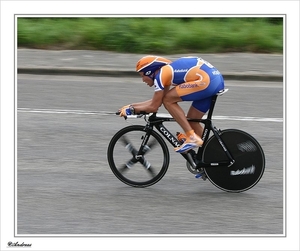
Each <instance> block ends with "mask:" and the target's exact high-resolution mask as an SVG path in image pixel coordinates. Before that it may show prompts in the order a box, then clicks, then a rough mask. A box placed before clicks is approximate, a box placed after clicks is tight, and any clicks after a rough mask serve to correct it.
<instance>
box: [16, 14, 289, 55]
mask: <svg viewBox="0 0 300 251" xmlns="http://www.w3.org/2000/svg"><path fill="white" fill-rule="evenodd" d="M17 34H18V40H17V42H18V47H19V48H35V49H53V50H107V51H116V52H125V53H126V52H128V53H153V54H154V53H161V54H178V53H179V54H180V53H192V52H198V53H199V52H201V53H226V52H252V53H280V54H282V52H283V18H281V17H274V18H271V17H270V18H266V17H253V18H248V17H247V18H246V17H245V18H244V17H237V18H232V17H230V18H229V17H223V18H201V17H199V18H198V17H192V18H181V17H180V18H173V17H172V18H170V17H150V18H149V17H147V18H140V17H136V18H135V17H129V18H124V17H122V18H110V17H109V18H81V17H79V18H41V17H40V18H23V17H18V19H17Z"/></svg>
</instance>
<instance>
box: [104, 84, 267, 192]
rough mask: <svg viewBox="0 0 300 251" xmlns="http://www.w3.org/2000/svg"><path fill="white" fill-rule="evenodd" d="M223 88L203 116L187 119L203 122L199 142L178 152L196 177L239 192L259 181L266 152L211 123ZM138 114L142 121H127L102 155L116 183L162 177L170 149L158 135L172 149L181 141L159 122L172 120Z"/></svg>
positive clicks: (245, 136)
mask: <svg viewBox="0 0 300 251" xmlns="http://www.w3.org/2000/svg"><path fill="white" fill-rule="evenodd" d="M227 91H228V89H224V90H221V91H219V92H218V93H217V94H216V95H215V96H213V98H212V102H211V106H210V109H209V112H208V114H207V117H206V118H205V119H204V118H202V119H191V118H188V120H189V121H192V122H199V123H202V124H204V131H203V136H202V139H203V145H202V147H199V148H198V150H196V151H195V150H193V149H192V150H190V151H188V152H185V153H181V155H182V156H183V157H184V158H185V159H186V162H187V164H186V166H187V168H188V170H189V171H190V172H191V173H193V174H194V175H195V176H196V177H201V178H202V179H203V180H206V179H208V180H209V181H210V182H211V183H212V184H213V185H215V186H216V187H218V188H219V189H222V190H224V191H226V192H236V193H238V192H243V191H246V190H248V189H250V188H252V187H254V186H255V185H256V184H257V183H258V182H259V180H260V179H261V177H262V175H263V173H264V170H265V155H264V152H263V149H262V147H261V146H260V144H259V143H258V141H257V140H256V139H255V138H254V137H253V136H251V135H250V134H249V133H247V132H244V131H242V130H238V129H225V130H221V129H218V128H217V127H215V126H214V125H213V123H212V114H213V110H214V107H215V104H216V100H217V97H218V96H220V95H222V94H224V93H225V92H227ZM116 114H119V113H116ZM137 117H144V119H145V121H146V125H130V126H127V127H125V128H123V129H121V130H119V131H118V132H117V133H116V134H115V135H114V136H113V137H112V139H111V141H110V143H109V145H108V149H107V159H108V163H109V166H110V168H111V170H112V172H113V173H114V175H115V176H116V177H117V178H118V179H119V180H120V181H122V182H124V183H125V184H127V185H130V186H133V187H147V186H151V185H153V184H155V183H156V182H158V181H159V180H161V179H162V178H163V176H164V175H165V174H166V172H167V169H168V167H169V163H170V153H169V149H168V146H167V144H166V142H165V140H163V138H165V139H166V141H167V142H169V143H170V144H171V145H172V146H173V147H178V146H180V145H181V142H180V141H179V140H178V139H177V137H176V136H174V135H173V134H172V133H171V132H170V131H169V130H168V129H167V128H166V127H165V125H164V122H174V121H175V119H174V118H170V117H159V116H157V113H153V114H151V115H150V114H146V113H144V114H139V115H138V116H137ZM154 128H156V129H157V131H156V130H155V129H154ZM210 134H212V135H210Z"/></svg>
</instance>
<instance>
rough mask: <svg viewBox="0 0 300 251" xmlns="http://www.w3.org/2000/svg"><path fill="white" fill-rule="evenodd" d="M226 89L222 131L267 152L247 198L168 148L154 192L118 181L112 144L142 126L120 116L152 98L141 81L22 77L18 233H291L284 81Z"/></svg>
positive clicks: (218, 119)
mask: <svg viewBox="0 0 300 251" xmlns="http://www.w3.org/2000/svg"><path fill="white" fill-rule="evenodd" d="M227 87H228V88H229V92H228V93H226V94H225V95H224V96H222V97H220V98H219V100H218V102H217V107H216V110H215V125H216V126H217V127H219V128H222V129H225V128H238V129H242V130H245V131H247V132H249V133H250V134H252V135H253V136H254V137H256V138H257V140H258V141H259V142H260V144H261V145H262V147H263V149H264V151H265V155H266V171H265V173H264V176H263V177H262V179H261V181H260V182H259V183H258V184H257V185H256V186H255V187H254V188H252V189H250V190H249V191H246V192H244V193H240V194H231V193H227V192H223V191H221V190H219V189H218V188H216V187H214V186H213V185H212V184H211V183H210V182H209V181H203V180H198V179H195V178H194V176H193V175H192V174H191V173H190V172H189V171H188V170H187V169H186V167H185V161H184V160H183V159H182V158H181V156H180V155H179V154H176V153H175V152H174V151H173V150H172V149H171V148H170V154H171V163H170V167H169V170H168V172H167V174H166V175H165V177H164V178H163V179H162V180H161V181H159V182H158V183H157V184H155V185H153V186H151V187H148V188H144V189H138V188H133V187H129V186H126V185H125V184H123V183H121V182H120V181H119V180H118V179H117V178H116V177H115V176H114V175H113V173H112V172H111V170H110V169H109V166H108V163H107V158H106V151H107V145H108V143H109V141H110V139H111V137H112V136H113V135H114V134H115V133H116V132H117V131H118V130H119V129H121V128H123V127H124V126H126V125H129V124H143V120H142V119H128V120H127V121H125V120H123V119H122V118H119V117H118V116H115V115H113V112H115V111H116V110H117V109H118V108H120V107H121V106H123V105H125V104H129V103H131V102H135V101H143V100H146V99H149V98H151V96H152V92H153V90H152V89H151V88H148V87H146V86H145V85H144V84H143V83H141V80H140V79H139V78H109V77H80V76H76V77H73V76H48V75H21V74H19V75H18V83H17V162H16V164H17V165H16V171H17V172H16V174H17V179H16V181H17V204H16V205H17V218H16V219H17V223H16V226H17V231H16V232H17V233H16V234H17V235H20V236H22V235H32V234H34V235H62V236H64V235H72V234H80V235H81V234H82V235H124V236H126V235H129V234H134V235H177V234H179V235H181V234H182V235H274V236H281V235H284V229H285V228H284V206H285V201H284V167H285V166H284V163H283V150H284V149H283V135H284V132H283V96H284V94H283V84H282V83H280V82H237V81H228V82H227ZM183 107H184V108H187V107H188V105H187V104H184V105H183ZM160 112H162V113H165V110H164V109H163V108H162V109H161V110H160ZM168 126H169V127H168V128H169V129H170V130H171V131H173V130H174V132H175V131H177V130H178V126H177V125H176V124H175V123H174V124H170V125H168Z"/></svg>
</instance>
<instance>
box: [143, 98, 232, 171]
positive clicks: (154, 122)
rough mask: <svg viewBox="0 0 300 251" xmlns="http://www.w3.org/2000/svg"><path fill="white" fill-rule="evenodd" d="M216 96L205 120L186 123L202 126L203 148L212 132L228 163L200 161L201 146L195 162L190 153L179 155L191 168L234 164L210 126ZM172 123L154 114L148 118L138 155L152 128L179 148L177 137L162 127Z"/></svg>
mask: <svg viewBox="0 0 300 251" xmlns="http://www.w3.org/2000/svg"><path fill="white" fill-rule="evenodd" d="M217 97H218V95H215V96H214V97H213V98H212V102H211V106H210V109H209V112H208V115H207V118H206V119H190V118H188V121H191V122H199V123H202V124H204V130H203V136H202V140H203V146H205V144H206V142H207V140H208V139H209V134H210V132H211V131H212V132H213V134H214V135H215V137H216V138H217V140H218V142H219V144H220V145H221V146H222V149H223V150H224V152H225V154H226V156H227V157H228V161H222V162H214V163H205V162H203V161H202V154H203V148H204V147H203V146H202V147H199V149H198V152H197V158H196V162H197V163H195V162H194V160H193V158H192V156H191V153H190V151H188V152H186V153H181V155H182V156H183V157H184V158H185V159H186V160H187V161H188V162H189V163H190V164H191V165H192V166H193V168H201V167H216V166H231V165H233V163H234V159H233V158H232V156H231V154H230V153H229V151H228V150H227V147H226V145H225V143H224V142H223V140H222V139H221V137H220V135H219V131H218V129H217V128H216V127H214V126H213V124H212V114H213V110H214V107H215V103H216V100H217ZM168 121H169V122H174V121H175V119H174V118H168V117H156V113H154V114H152V115H151V116H150V117H149V120H148V122H147V125H146V127H145V131H146V135H145V137H144V139H143V142H142V145H141V148H140V150H139V153H138V154H143V149H144V146H145V145H146V144H147V142H148V139H149V137H150V131H151V130H153V126H154V127H155V128H156V129H157V130H158V131H159V132H160V134H161V135H162V136H163V137H164V138H165V139H166V140H167V141H169V142H170V143H171V145H173V146H174V147H179V146H180V145H181V143H180V142H179V141H178V139H177V137H175V136H174V135H173V134H172V133H171V132H170V131H169V130H168V129H167V128H166V127H165V126H164V125H163V123H164V122H168Z"/></svg>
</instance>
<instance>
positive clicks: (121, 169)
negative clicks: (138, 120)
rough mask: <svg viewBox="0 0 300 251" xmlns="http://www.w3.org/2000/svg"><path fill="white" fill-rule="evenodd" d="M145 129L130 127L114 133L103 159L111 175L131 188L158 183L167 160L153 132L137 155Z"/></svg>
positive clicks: (160, 143) (165, 153) (161, 140)
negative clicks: (105, 158) (105, 159)
mask: <svg viewBox="0 0 300 251" xmlns="http://www.w3.org/2000/svg"><path fill="white" fill-rule="evenodd" d="M145 136H146V132H145V126H141V125H132V126H128V127H125V128H123V129H121V130H120V131H118V132H117V133H116V134H115V135H114V137H113V138H112V139H111V141H110V143H109V145H108V150H107V158H108V163H109V166H110V168H111V170H112V172H113V173H114V175H115V176H116V177H117V178H118V179H119V180H121V181H122V182H124V183H125V184H127V185H129V186H133V187H147V186H151V185H153V184H155V183H156V182H158V181H159V180H160V179H161V178H162V177H163V176H164V175H165V173H166V171H167V169H168V166H169V162H170V157H169V150H168V147H167V145H166V143H165V142H164V140H163V139H162V138H161V137H160V135H159V134H158V133H157V132H155V131H153V130H152V131H150V137H149V139H148V141H147V142H144V143H146V144H145V146H144V147H143V149H142V154H141V155H138V151H139V149H140V148H141V145H142V142H143V141H144V140H145Z"/></svg>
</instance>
